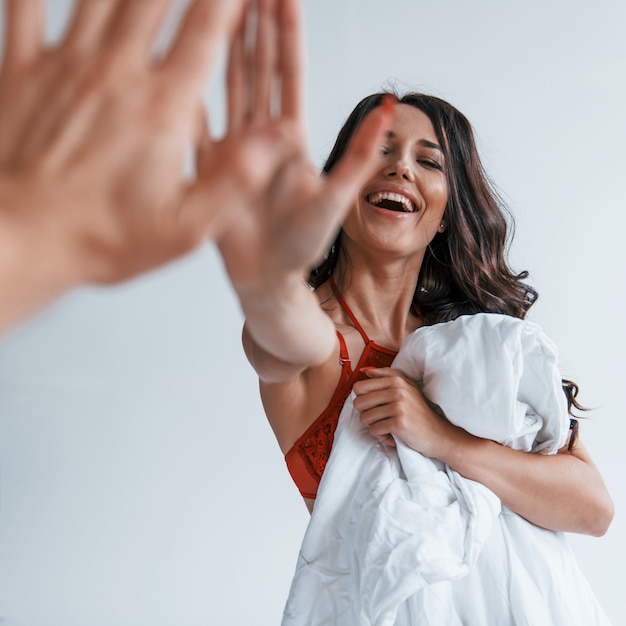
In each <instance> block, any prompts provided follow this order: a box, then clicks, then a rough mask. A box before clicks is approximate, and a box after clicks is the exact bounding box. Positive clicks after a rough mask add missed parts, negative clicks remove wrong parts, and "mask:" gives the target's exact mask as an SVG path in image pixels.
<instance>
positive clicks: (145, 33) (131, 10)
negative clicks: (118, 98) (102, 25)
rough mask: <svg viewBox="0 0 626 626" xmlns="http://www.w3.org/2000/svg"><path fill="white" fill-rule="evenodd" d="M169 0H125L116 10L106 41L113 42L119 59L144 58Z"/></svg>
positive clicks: (163, 16) (159, 25)
mask: <svg viewBox="0 0 626 626" xmlns="http://www.w3.org/2000/svg"><path fill="white" fill-rule="evenodd" d="M171 4H172V0H150V1H149V2H146V1H145V0H126V1H125V2H123V3H122V4H121V7H120V8H119V9H118V10H117V11H116V14H115V16H114V18H113V23H112V25H111V28H110V31H109V33H108V34H107V35H106V38H105V41H106V42H107V43H108V42H111V43H112V44H114V45H115V49H116V52H117V54H118V55H119V58H120V59H124V62H125V63H127V62H128V59H132V60H138V61H140V62H143V61H145V60H147V59H149V57H150V53H151V51H152V46H153V43H154V39H155V37H156V35H157V33H158V32H159V29H160V28H161V25H162V24H163V20H164V18H165V16H166V15H167V13H168V11H169V8H170V5H171Z"/></svg>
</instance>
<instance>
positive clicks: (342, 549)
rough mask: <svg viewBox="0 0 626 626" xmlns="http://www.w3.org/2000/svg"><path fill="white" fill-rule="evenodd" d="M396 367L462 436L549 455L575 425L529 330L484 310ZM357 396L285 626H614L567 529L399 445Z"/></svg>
mask: <svg viewBox="0 0 626 626" xmlns="http://www.w3.org/2000/svg"><path fill="white" fill-rule="evenodd" d="M393 367H394V368H395V369H398V370H400V371H402V372H403V373H404V374H406V375H407V376H409V377H410V378H412V379H413V380H415V381H417V382H418V383H419V384H420V386H421V388H422V389H423V392H424V395H425V396H426V397H427V398H428V399H429V400H430V401H431V402H433V403H434V404H436V405H437V406H438V407H440V408H441V410H442V411H443V413H444V414H445V415H446V417H447V418H448V419H449V420H450V421H451V422H453V423H454V424H456V425H457V426H460V427H462V428H464V429H465V430H467V431H469V432H471V433H473V434H474V435H477V436H479V437H484V438H488V439H493V440H495V441H498V442H500V443H502V444H503V445H507V446H510V447H513V448H517V449H521V450H526V451H531V452H535V453H541V454H553V453H555V452H556V451H557V450H558V449H559V448H560V447H561V446H563V445H564V442H565V439H566V436H567V432H568V429H569V418H568V414H567V405H566V400H565V395H564V393H563V390H562V387H561V377H560V374H559V370H558V366H557V357H556V351H555V349H554V347H553V345H552V343H551V342H550V341H549V340H548V339H547V337H545V335H544V334H543V333H542V332H541V330H540V329H539V328H538V327H537V326H536V325H535V324H533V323H531V322H527V321H521V320H518V319H516V318H511V317H507V316H503V315H495V314H478V315H472V316H464V317H460V318H458V319H456V320H455V321H453V322H447V323H444V324H437V325H435V326H429V327H424V328H421V329H419V330H417V331H415V332H414V333H413V334H412V335H410V336H409V337H408V338H407V340H406V341H405V342H404V344H403V346H402V348H401V349H400V352H399V354H398V356H397V357H396V359H395V361H394V363H393ZM397 444H398V447H397V449H393V448H391V447H388V446H383V445H381V444H379V443H378V442H377V440H375V439H374V438H372V437H371V436H370V435H369V433H368V432H367V430H366V429H365V428H364V427H363V426H362V425H361V423H360V421H359V415H358V413H357V412H356V411H355V409H354V408H353V405H352V398H349V399H348V401H347V402H346V405H345V407H344V409H343V411H342V413H341V416H340V419H339V425H338V427H337V432H336V434H335V441H334V445H333V450H332V453H331V456H330V459H329V461H328V465H327V467H326V470H325V472H324V476H323V479H322V482H321V485H320V488H319V491H318V496H317V500H316V503H315V507H314V510H313V515H312V517H311V521H310V523H309V526H308V528H307V531H306V534H305V537H304V540H303V543H302V548H301V550H300V554H299V556H298V562H297V566H296V572H295V575H294V579H293V582H292V586H291V590H290V593H289V598H288V601H287V605H286V608H285V612H284V616H283V622H282V623H283V626H292V625H293V626H295V625H297V626H307V625H311V626H313V625H315V626H317V625H320V626H321V625H322V624H323V625H325V626H334V625H336V626H357V625H358V626H369V625H376V626H391V625H392V624H393V625H396V626H409V625H410V626H415V625H420V626H427V625H430V626H461V625H463V626H509V625H511V626H512V625H516V626H519V625H524V626H561V625H563V626H596V625H606V624H608V623H609V622H608V620H607V618H606V617H605V615H604V614H603V612H602V610H601V609H600V607H599V606H598V604H597V602H596V600H595V598H594V596H593V593H592V592H591V590H590V588H589V586H588V584H587V582H586V580H585V579H584V577H583V576H582V574H581V572H580V570H579V568H578V566H577V564H576V562H575V560H574V558H573V555H572V553H571V551H570V549H569V547H568V545H567V542H566V540H565V537H564V535H563V534H562V533H557V532H552V531H547V530H544V529H541V528H539V527H537V526H535V525H533V524H531V523H529V522H527V521H526V520H524V519H523V518H521V517H520V516H518V515H516V514H515V513H513V512H511V511H510V510H508V509H506V508H505V507H504V506H503V505H502V504H501V503H500V500H499V499H498V498H497V497H496V496H495V494H493V493H492V492H491V491H489V490H488V489H487V488H486V487H484V486H483V485H481V484H479V483H476V482H474V481H471V480H468V479H466V478H463V477H462V476H461V475H459V474H458V473H456V472H455V471H453V470H452V469H450V468H449V467H447V466H445V465H443V464H442V463H441V462H439V461H436V460H432V459H429V458H426V457H424V456H422V455H421V454H420V453H418V452H416V451H414V450H412V449H410V448H408V447H406V446H405V445H403V444H402V443H401V442H400V441H398V442H397Z"/></svg>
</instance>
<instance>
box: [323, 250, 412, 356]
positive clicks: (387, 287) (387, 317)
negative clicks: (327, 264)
mask: <svg viewBox="0 0 626 626" xmlns="http://www.w3.org/2000/svg"><path fill="white" fill-rule="evenodd" d="M421 263H422V258H419V259H417V258H416V257H411V258H410V259H397V258H396V259H384V258H380V257H377V258H373V257H372V255H371V254H368V255H367V256H365V255H363V256H361V255H359V254H358V253H357V254H350V257H349V261H347V259H346V258H345V257H343V255H342V257H341V258H340V261H339V263H338V265H337V269H336V271H335V274H334V279H335V282H336V284H337V288H338V290H339V292H340V293H341V294H342V296H343V297H344V299H345V300H346V302H347V303H348V305H349V306H350V308H351V309H352V311H353V312H354V314H355V315H356V317H357V319H358V320H359V322H360V323H361V325H362V326H363V327H364V328H365V330H366V332H367V334H368V336H369V337H370V338H371V339H373V340H374V341H376V342H377V343H380V344H381V345H385V346H389V347H398V346H399V344H400V343H401V342H402V340H403V339H404V338H405V337H406V335H407V334H408V333H410V332H412V331H413V330H415V328H417V327H418V326H420V325H421V322H420V319H419V318H418V317H417V316H416V315H415V314H414V313H413V312H412V303H413V294H414V293H415V288H416V285H417V279H418V276H419V271H420V268H421Z"/></svg>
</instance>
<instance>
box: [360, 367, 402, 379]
mask: <svg viewBox="0 0 626 626" xmlns="http://www.w3.org/2000/svg"><path fill="white" fill-rule="evenodd" d="M360 371H362V372H363V373H364V374H365V375H366V376H368V377H369V378H389V377H391V376H398V375H399V374H398V372H397V371H396V370H394V369H391V368H390V367H362V368H361V370H360Z"/></svg>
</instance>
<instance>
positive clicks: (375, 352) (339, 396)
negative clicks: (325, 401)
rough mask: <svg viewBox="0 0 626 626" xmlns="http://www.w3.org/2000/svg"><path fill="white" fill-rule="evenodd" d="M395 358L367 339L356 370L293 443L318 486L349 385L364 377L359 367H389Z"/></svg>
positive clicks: (350, 389)
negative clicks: (367, 342) (367, 341)
mask: <svg viewBox="0 0 626 626" xmlns="http://www.w3.org/2000/svg"><path fill="white" fill-rule="evenodd" d="M366 353H367V354H366ZM394 357H395V353H394V352H391V351H386V350H385V351H384V352H383V351H382V350H381V349H380V347H379V346H375V345H373V342H370V343H369V344H368V345H367V346H366V348H365V351H364V353H363V356H362V357H361V359H360V360H359V365H358V369H357V370H356V371H355V372H354V373H353V375H352V376H350V378H349V379H348V380H347V381H346V382H345V383H344V384H343V385H342V386H341V388H338V389H337V392H339V391H341V393H337V392H336V393H335V397H333V400H331V402H330V403H329V405H328V406H327V407H326V410H325V411H324V412H323V413H322V414H321V415H320V416H319V418H318V419H317V420H315V422H313V424H312V425H311V427H310V428H309V429H308V430H307V431H306V433H305V434H304V435H303V436H302V437H301V438H300V439H299V440H298V441H297V442H296V444H295V446H294V448H295V449H296V450H297V451H298V454H299V455H300V456H301V457H302V460H303V461H304V464H305V466H306V468H307V470H308V471H309V473H310V474H311V476H312V477H313V478H314V479H315V482H316V483H317V484H318V485H319V482H320V480H321V479H322V474H323V473H324V470H325V469H326V463H327V462H328V458H329V457H330V451H331V449H332V447H333V442H334V440H335V431H336V430H337V424H338V422H339V415H340V414H341V411H342V409H343V406H344V404H345V403H346V400H347V399H348V396H349V395H350V392H351V391H352V385H354V383H355V382H357V381H358V380H363V379H365V378H367V376H366V374H365V373H363V372H361V371H359V370H360V368H362V367H389V366H390V365H391V363H392V361H393V359H394Z"/></svg>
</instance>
